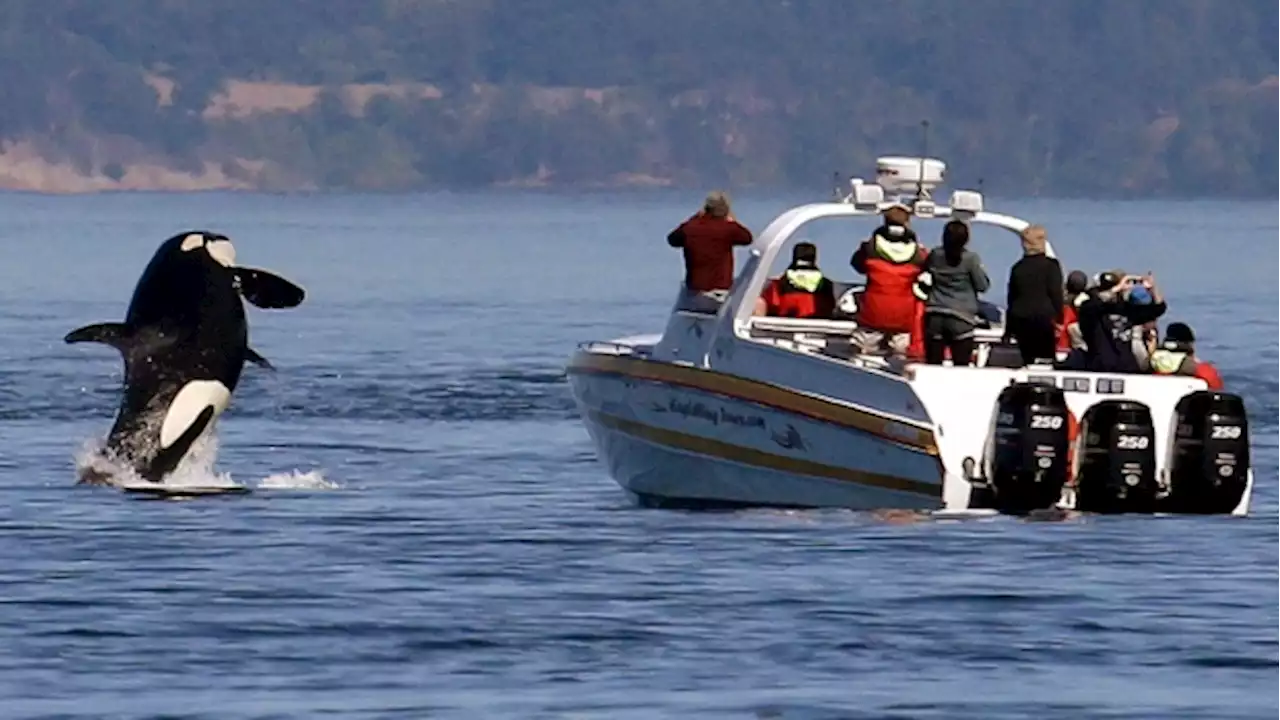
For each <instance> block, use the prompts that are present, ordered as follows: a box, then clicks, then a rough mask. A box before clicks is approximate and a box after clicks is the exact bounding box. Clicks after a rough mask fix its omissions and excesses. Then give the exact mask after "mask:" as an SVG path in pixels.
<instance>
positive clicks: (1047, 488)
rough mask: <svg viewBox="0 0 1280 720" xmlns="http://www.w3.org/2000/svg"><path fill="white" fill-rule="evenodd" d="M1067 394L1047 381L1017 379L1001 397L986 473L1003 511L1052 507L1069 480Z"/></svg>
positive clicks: (1003, 391) (997, 408)
mask: <svg viewBox="0 0 1280 720" xmlns="http://www.w3.org/2000/svg"><path fill="white" fill-rule="evenodd" d="M1069 427H1070V425H1069V422H1068V420H1067V399H1066V396H1065V395H1063V393H1062V390H1061V388H1058V387H1056V386H1054V385H1047V384H1045V383H1034V382H1032V383H1027V382H1023V383H1015V384H1013V385H1010V386H1008V387H1006V388H1005V389H1004V390H1002V391H1000V396H999V397H998V398H996V425H995V437H994V438H993V439H994V443H993V447H992V462H991V467H990V468H989V470H988V472H987V477H988V479H989V481H990V483H991V489H992V491H993V493H994V496H995V497H994V505H995V508H996V509H997V510H999V511H1000V512H1006V513H1027V512H1030V511H1032V510H1043V509H1047V508H1050V507H1053V505H1054V504H1055V503H1057V502H1058V500H1059V499H1060V498H1061V497H1062V486H1063V485H1065V484H1066V482H1067V472H1068V469H1069V468H1068V466H1067V446H1068V444H1069V442H1068V441H1069V438H1068V432H1069Z"/></svg>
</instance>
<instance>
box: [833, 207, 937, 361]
mask: <svg viewBox="0 0 1280 720" xmlns="http://www.w3.org/2000/svg"><path fill="white" fill-rule="evenodd" d="M910 220H911V211H910V209H908V208H907V207H906V206H905V205H902V204H895V205H891V206H890V207H888V208H885V211H884V224H883V225H881V226H880V227H878V228H876V231H875V232H874V233H872V235H871V237H870V238H869V239H867V240H866V241H864V242H863V243H862V244H861V245H859V246H858V250H857V252H855V253H854V254H853V258H852V259H851V260H850V264H851V265H853V269H854V270H856V271H858V272H860V273H862V274H863V275H866V276H867V285H866V290H864V291H863V292H862V296H861V297H860V298H859V299H858V315H857V320H858V325H859V326H860V327H859V328H858V331H857V333H856V337H855V340H856V341H857V342H858V344H859V345H861V346H862V351H863V352H868V353H871V352H884V351H886V350H890V351H893V352H896V353H898V354H903V353H906V352H907V348H908V345H909V343H910V339H911V330H912V326H913V325H914V324H915V323H914V321H915V318H916V310H917V307H916V305H917V304H918V302H919V301H918V300H917V299H916V296H915V293H914V292H913V290H912V287H913V286H914V285H915V282H916V278H918V277H919V276H920V273H921V272H922V271H923V270H924V261H925V258H927V257H928V255H929V251H928V250H926V249H925V248H924V247H922V246H921V245H920V243H919V242H918V241H917V239H916V233H915V231H914V230H912V229H911V228H910V227H909V225H908V223H909V222H910Z"/></svg>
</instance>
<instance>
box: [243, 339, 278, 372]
mask: <svg viewBox="0 0 1280 720" xmlns="http://www.w3.org/2000/svg"><path fill="white" fill-rule="evenodd" d="M244 359H245V360H248V361H249V362H251V363H253V364H254V365H257V366H258V367H260V368H263V369H265V370H275V369H276V366H275V365H272V364H271V361H270V360H268V359H266V358H264V357H262V356H261V355H259V354H258V353H257V352H256V351H255V350H254V349H253V348H251V347H249V346H248V345H246V346H245V348H244Z"/></svg>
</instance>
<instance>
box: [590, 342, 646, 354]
mask: <svg viewBox="0 0 1280 720" xmlns="http://www.w3.org/2000/svg"><path fill="white" fill-rule="evenodd" d="M578 350H581V351H582V352H589V353H594V352H607V353H608V354H610V355H648V354H649V353H648V352H646V351H645V350H643V349H641V348H638V347H636V346H635V345H627V344H626V343H620V342H614V341H612V340H587V341H586V342H580V343H578Z"/></svg>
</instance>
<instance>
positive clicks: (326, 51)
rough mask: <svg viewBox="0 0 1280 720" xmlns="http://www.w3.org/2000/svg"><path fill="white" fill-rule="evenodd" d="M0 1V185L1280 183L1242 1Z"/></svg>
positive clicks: (1209, 188)
mask: <svg viewBox="0 0 1280 720" xmlns="http://www.w3.org/2000/svg"><path fill="white" fill-rule="evenodd" d="M1230 10H1231V11H1230V12H1229V13H1228V12H1223V6H1222V4H1221V3H1215V2H1213V0H1129V1H1127V2H1123V3H1120V2H1108V1H1107V0H1038V1H1037V2H1034V3H1030V2H1008V1H1005V0H966V1H965V2H963V3H939V2H934V1H930V0H898V1H897V2H893V3H872V4H865V3H857V4H855V3H841V2H829V1H828V2H818V1H813V2H810V1H807V0H759V1H757V2H752V3H750V4H749V7H748V6H747V5H744V4H743V3H741V2H740V0H693V1H692V2H687V1H684V0H644V1H643V2H622V1H620V0H619V1H615V0H601V1H600V2H582V1H581V0H545V1H544V2H539V3H528V2H520V1H519V0H467V1H466V2H460V1H457V0H418V1H413V0H365V1H363V2H360V3H334V2H328V1H326V0H273V2H271V3H260V2H250V1H249V0H224V1H222V2H218V3H199V4H194V3H186V2H177V1H176V0H145V1H144V0H117V1H116V2H110V3H107V2H102V3H87V2H82V1H77V0H42V2H41V3H38V4H37V3H6V4H2V5H0V28H2V29H0V68H3V72H4V73H5V74H6V75H7V77H5V78H4V82H0V187H8V188H21V189H36V190H44V191H51V192H78V191H94V190H104V189H173V190H189V189H204V188H237V189H270V190H295V189H359V190H404V189H417V188H434V187H464V186H489V185H504V184H505V185H512V184H523V185H572V186H602V185H698V186H705V185H708V184H724V185H733V186H747V185H759V186H788V185H806V186H810V187H822V186H823V184H824V183H825V181H826V178H828V177H830V174H831V172H832V171H835V170H841V171H861V172H866V170H867V168H868V165H869V164H870V162H871V160H872V158H874V156H875V155H877V154H884V153H913V152H916V151H917V150H918V144H919V140H918V137H919V122H920V120H921V119H924V118H928V119H929V120H931V122H932V127H933V139H932V142H931V150H932V151H933V152H934V153H936V154H938V155H940V156H942V157H944V158H946V159H947V160H948V161H949V162H950V163H951V165H952V168H953V170H954V177H955V179H956V180H957V181H958V182H965V183H973V182H976V181H977V180H978V179H979V178H981V179H983V180H984V186H985V187H986V188H987V189H988V190H990V191H992V192H999V193H1002V194H1017V195H1028V194H1052V195H1100V194H1115V193H1119V194H1124V195H1128V196H1158V195H1224V194H1236V195H1270V196H1273V197H1274V196H1275V194H1276V193H1277V173H1276V158H1277V135H1278V134H1280V133H1278V129H1277V81H1276V75H1277V41H1276V37H1277V8H1276V5H1275V3H1272V2H1266V1H1265V0H1237V1H1236V2H1233V3H1230Z"/></svg>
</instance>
